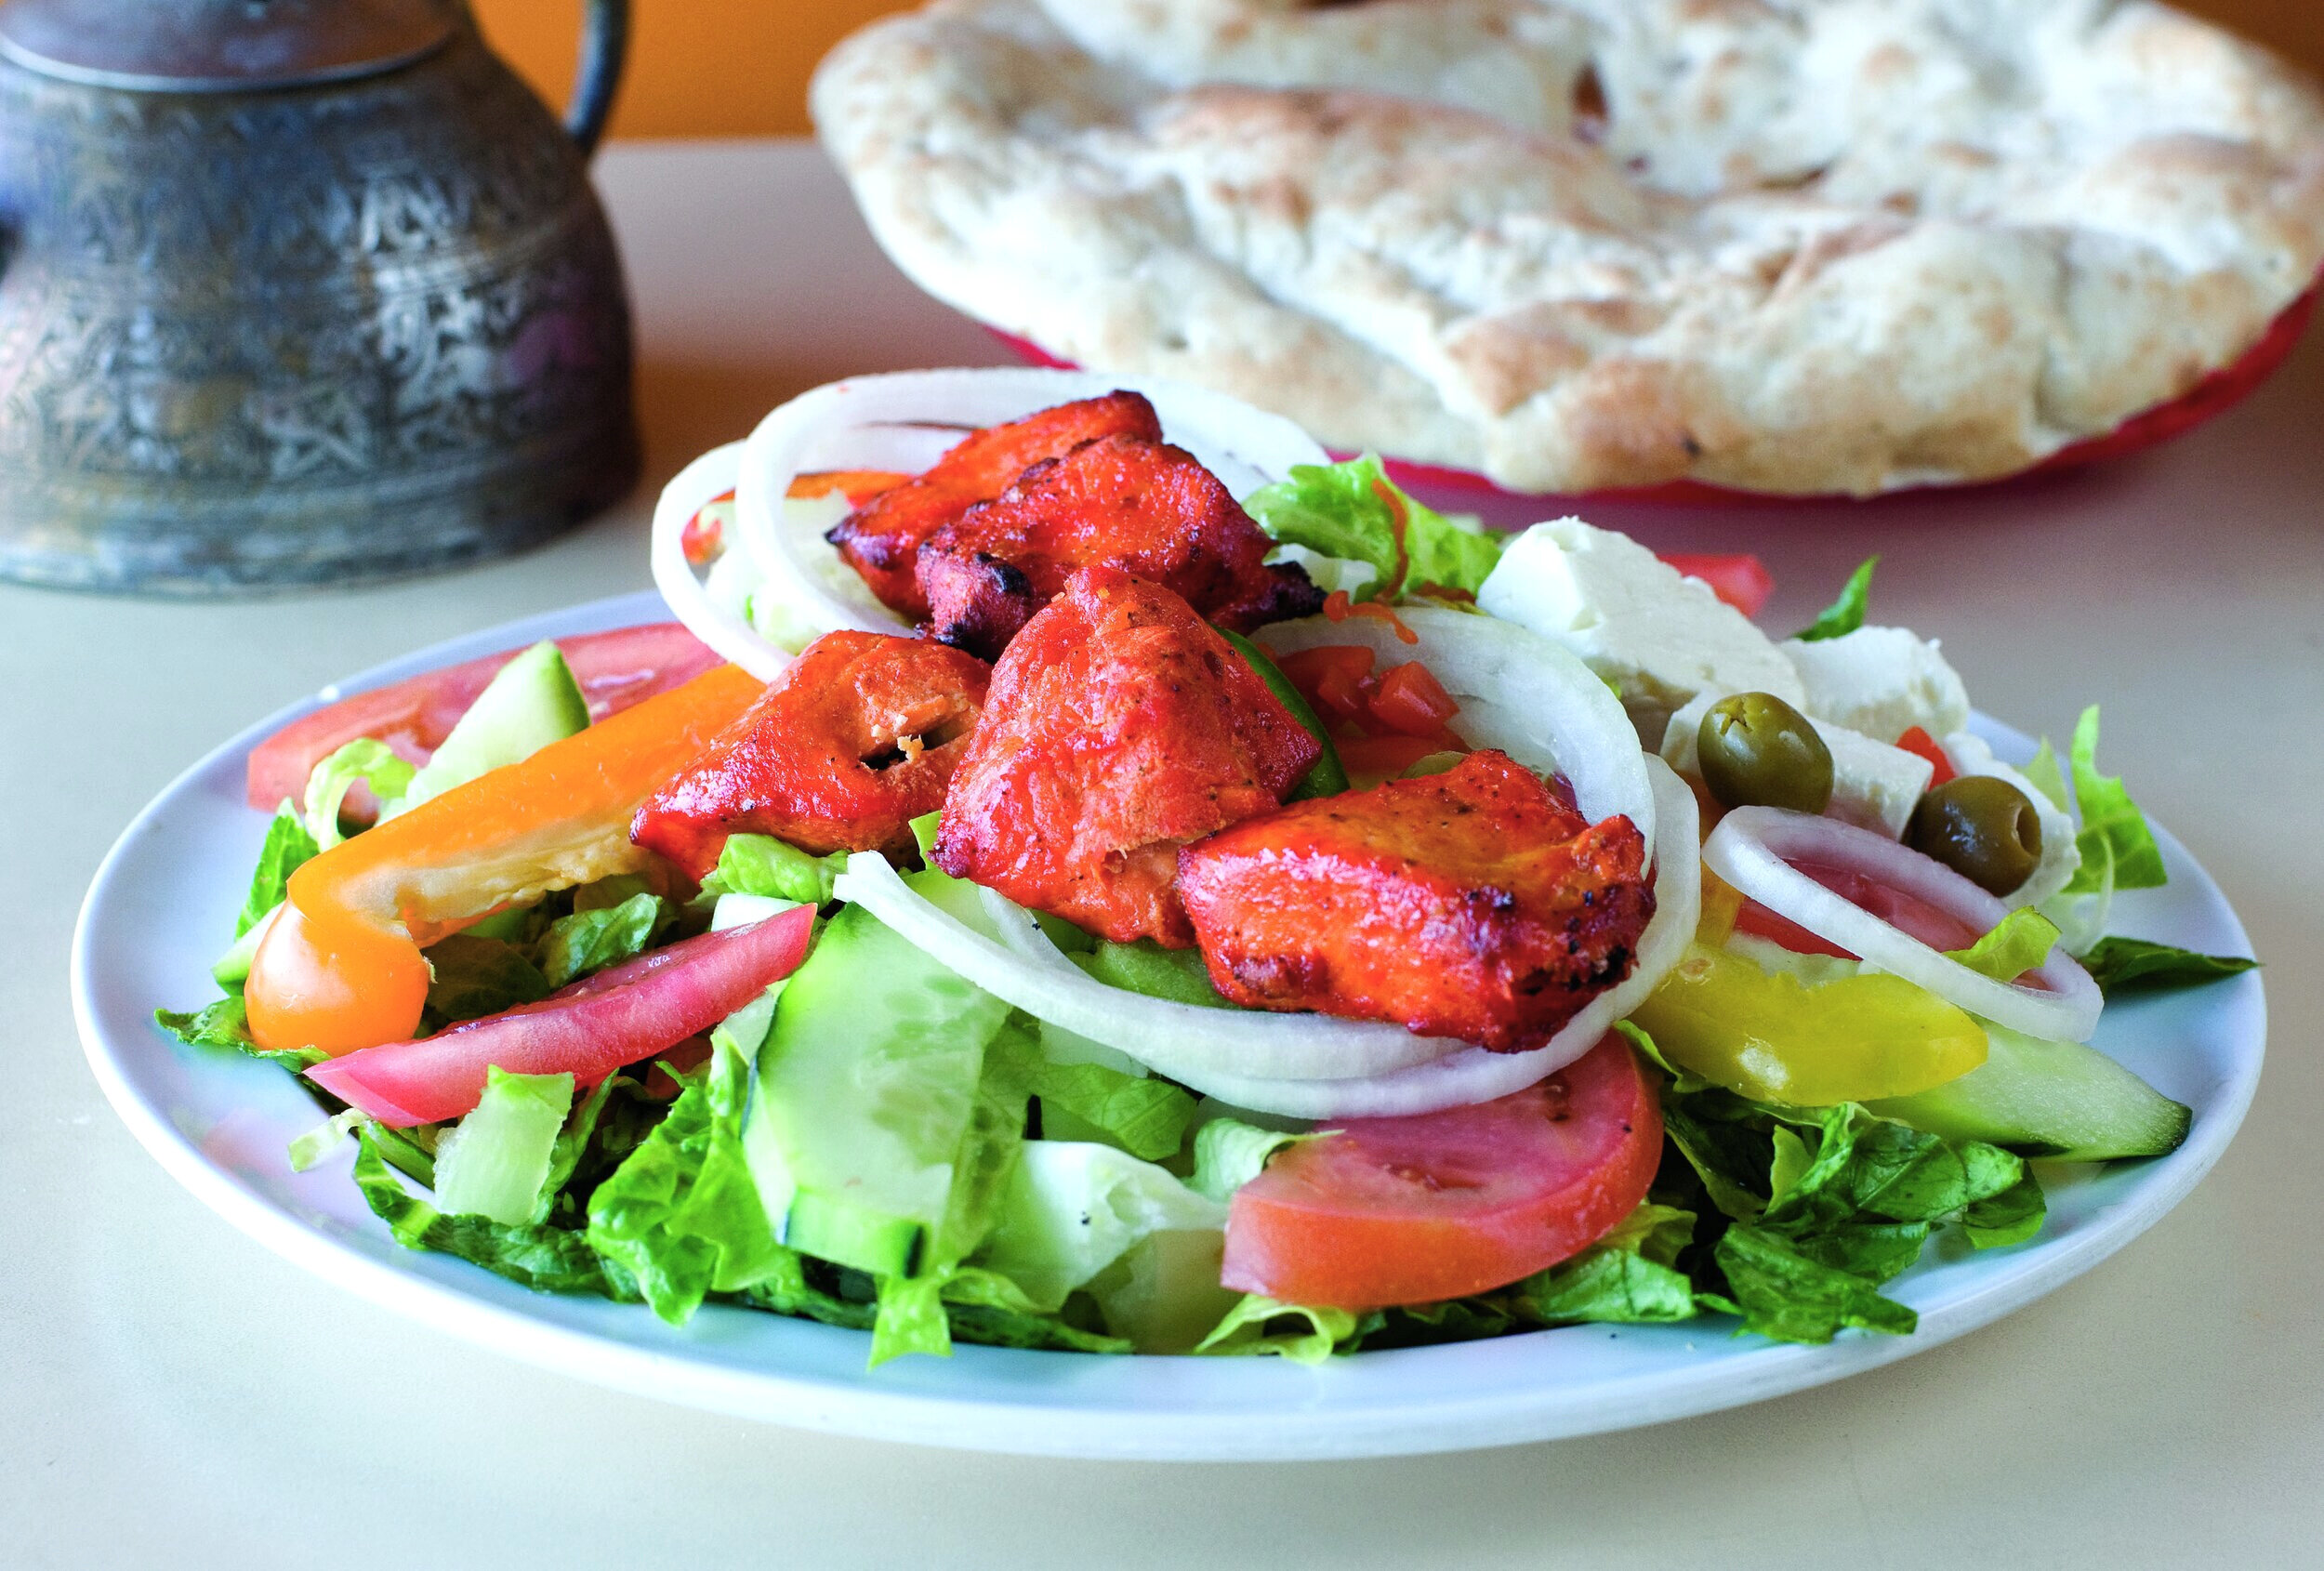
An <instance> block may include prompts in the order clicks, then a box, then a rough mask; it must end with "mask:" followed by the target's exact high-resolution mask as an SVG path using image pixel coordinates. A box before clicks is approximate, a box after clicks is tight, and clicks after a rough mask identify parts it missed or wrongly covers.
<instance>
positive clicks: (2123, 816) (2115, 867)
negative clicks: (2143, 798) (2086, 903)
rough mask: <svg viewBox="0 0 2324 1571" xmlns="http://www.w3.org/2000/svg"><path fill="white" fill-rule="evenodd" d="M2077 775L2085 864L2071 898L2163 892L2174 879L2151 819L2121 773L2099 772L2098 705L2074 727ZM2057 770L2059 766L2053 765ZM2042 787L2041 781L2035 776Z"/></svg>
mask: <svg viewBox="0 0 2324 1571" xmlns="http://www.w3.org/2000/svg"><path fill="white" fill-rule="evenodd" d="M2067 765H2068V767H2069V768H2070V769H2071V770H2072V772H2073V779H2074V805H2075V807H2076V809H2077V810H2078V812H2079V816H2080V820H2081V829H2080V833H2078V834H2077V835H2076V836H2075V837H2074V839H2075V843H2076V844H2077V845H2078V846H2080V848H2081V853H2082V865H2081V867H2080V869H2079V870H2078V871H2077V872H2076V873H2075V875H2074V878H2073V881H2072V882H2071V883H2068V884H2067V886H2066V892H2067V894H2094V893H2097V892H2099V891H2101V890H2103V889H2106V888H2109V887H2110V888H2112V889H2159V888H2161V887H2162V885H2163V884H2164V882H2165V881H2166V880H2167V879H2168V878H2169V877H2170V875H2169V874H2168V873H2166V872H2165V871H2164V870H2163V865H2162V851H2161V848H2160V847H2159V846H2157V845H2156V844H2155V836H2154V831H2153V830H2151V829H2149V828H2148V827H2147V826H2146V814H2144V813H2142V812H2139V811H2138V804H2137V803H2135V802H2133V801H2132V800H2131V794H2130V792H2129V791H2127V790H2125V789H2124V788H2123V785H2122V781H2121V778H2120V776H2119V775H2109V774H2101V773H2099V772H2098V706H2096V705H2095V704H2093V705H2092V706H2090V707H2089V708H2087V709H2084V710H2083V711H2082V718H2081V719H2080V720H2079V721H2077V722H2076V723H2075V726H2074V741H2073V745H2072V746H2071V747H2069V748H2068V749H2067ZM2052 767H2053V772H2054V769H2055V765H2054V762H2053V766H2052ZM2035 779H2036V781H2037V783H2039V781H2040V776H2038V775H2037V776H2035Z"/></svg>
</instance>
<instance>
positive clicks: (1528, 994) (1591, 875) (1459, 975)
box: [1178, 751, 1654, 1052]
mask: <svg viewBox="0 0 2324 1571" xmlns="http://www.w3.org/2000/svg"><path fill="white" fill-rule="evenodd" d="M1178 866H1179V871H1178V880H1179V892H1180V894H1181V895H1182V898H1183V899H1184V901H1185V903H1186V910H1187V913H1188V914H1189V915H1190V916H1191V917H1192V918H1194V924H1195V933H1196V935H1197V936H1198V937H1199V938H1200V940H1201V944H1202V954H1203V959H1204V961H1205V962H1206V963H1207V964H1208V967H1209V970H1210V980H1211V982H1212V983H1213V984H1215V985H1216V986H1217V987H1218V989H1219V991H1220V992H1221V993H1223V994H1225V995H1226V996H1227V997H1229V998H1232V999H1234V1000H1235V1002H1236V1003H1238V1004H1244V1005H1248V1006H1251V1007H1254V1008H1258V1009H1268V1010H1319V1011H1321V1012H1322V1013H1325V1014H1336V1015H1345V1016H1348V1017H1350V1018H1353V1019H1356V1020H1385V1021H1392V1022H1393V1023H1396V1024H1399V1025H1402V1026H1405V1027H1406V1029H1408V1030H1411V1031H1415V1032H1418V1033H1419V1034H1420V1035H1421V1036H1459V1037H1461V1038H1462V1039H1464V1040H1467V1041H1471V1042H1478V1043H1482V1044H1483V1045H1484V1046H1486V1047H1487V1048H1490V1049H1492V1050H1494V1051H1496V1052H1515V1051H1519V1050H1524V1049H1526V1048H1538V1047H1539V1046H1540V1045H1541V1044H1542V1043H1543V1042H1546V1041H1548V1040H1549V1038H1550V1037H1551V1036H1552V1035H1554V1034H1555V1033H1556V1031H1557V1028H1558V1027H1559V1026H1561V1025H1563V1024H1565V1022H1566V1021H1568V1020H1570V1019H1571V1018H1573V1016H1574V1014H1575V1013H1576V1012H1577V1011H1578V1010H1580V1009H1581V1007H1582V1006H1583V1005H1584V1004H1586V1003H1588V1002H1589V1001H1590V999H1591V997H1595V996H1596V995H1597V994H1599V993H1601V992H1603V991H1604V989H1606V988H1608V987H1611V986H1613V985H1614V984H1616V983H1618V982H1619V981H1620V980H1621V979H1622V978H1623V977H1624V976H1625V975H1627V974H1628V973H1629V971H1630V968H1631V961H1632V959H1633V958H1634V957H1635V955H1636V952H1637V946H1638V937H1639V934H1640V933H1641V932H1643V931H1645V926H1646V919H1647V918H1649V917H1651V916H1653V915H1654V894H1653V891H1650V890H1649V889H1648V888H1647V886H1646V881H1645V841H1644V838H1642V837H1641V836H1640V835H1639V833H1638V830H1637V827H1636V826H1635V825H1632V824H1631V821H1630V820H1629V819H1628V818H1625V817H1620V816H1616V817H1613V818H1609V819H1606V820H1605V821H1604V823H1601V824H1595V825H1592V824H1590V823H1588V822H1587V821H1585V820H1584V819H1583V818H1582V817H1581V815H1580V814H1579V813H1578V812H1575V811H1574V810H1573V809H1572V808H1571V807H1569V806H1567V805H1566V804H1565V802H1564V801H1562V800H1561V799H1559V798H1558V797H1557V795H1556V794H1555V793H1553V792H1552V789H1551V788H1550V787H1549V786H1548V785H1544V784H1543V783H1542V782H1541V781H1540V780H1539V779H1538V778H1537V777H1536V776H1535V775H1534V774H1533V773H1531V772H1529V771H1527V770H1525V769H1524V768H1522V767H1520V766H1519V765H1518V764H1516V763H1514V762H1512V760H1511V759H1510V758H1509V756H1508V755H1507V754H1505V753H1499V752H1491V751H1487V752H1481V753H1472V754H1470V755H1469V756H1468V757H1467V758H1466V759H1462V760H1461V761H1460V764H1459V767H1457V768H1455V769H1454V770H1452V771H1451V772H1448V773H1445V774H1434V775H1428V776H1425V777H1423V778H1421V779H1418V780H1392V781H1389V782H1388V783H1387V784H1385V785H1377V786H1374V787H1373V788H1372V789H1371V790H1368V791H1358V792H1352V793H1350V794H1348V795H1345V796H1339V797H1322V798H1317V799H1314V800H1312V801H1303V802H1295V803H1293V804H1292V805H1290V806H1288V807H1286V808H1282V809H1279V810H1277V811H1276V812H1271V813H1267V814H1265V815H1263V816H1261V817H1257V818H1250V819H1246V820H1245V821H1244V822H1242V823H1241V824H1238V825H1235V827H1234V828H1232V829H1229V830H1227V831H1225V832H1224V833H1223V834H1220V835H1215V836H1213V837H1211V838H1209V839H1207V840H1204V841H1203V842H1201V843H1200V844H1199V845H1193V846H1189V847H1187V848H1186V850H1185V851H1184V852H1181V853H1180V856H1179V865H1178Z"/></svg>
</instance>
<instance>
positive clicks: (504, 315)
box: [0, 0, 639, 596]
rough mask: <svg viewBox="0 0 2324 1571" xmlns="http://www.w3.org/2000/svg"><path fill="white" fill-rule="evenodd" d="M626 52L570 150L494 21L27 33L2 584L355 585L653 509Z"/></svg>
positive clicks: (21, 38)
mask: <svg viewBox="0 0 2324 1571" xmlns="http://www.w3.org/2000/svg"><path fill="white" fill-rule="evenodd" d="M627 19H628V8H627V5H626V4H625V3H624V0H589V7H588V21H587V25H586V30H585V38H584V45H583V57H582V70H581V74H580V81H579V84H578V86H576V88H575V90H574V103H573V107H572V109H571V111H570V113H569V115H568V119H567V123H566V125H565V126H564V127H563V128H560V127H559V125H557V123H556V121H555V119H554V118H553V116H552V115H551V114H550V112H549V111H548V109H547V108H546V107H545V106H544V105H543V104H542V103H541V102H540V101H539V100H538V99H535V97H534V96H533V95H532V93H531V92H530V91H528V90H527V89H526V88H525V87H524V86H523V85H522V83H521V82H519V81H518V80H517V78H516V77H515V75H514V74H512V73H510V72H509V71H508V68H507V67H506V66H504V65H503V64H502V63H501V62H500V61H499V60H498V59H496V58H495V57H494V55H493V54H492V52H491V51H490V50H489V49H487V48H486V47H485V46H484V44H483V41H482V38H481V37H480V36H479V35H478V33H477V30H476V25H475V21H474V19H473V18H472V17H471V16H470V15H469V11H468V7H467V6H466V5H465V4H462V3H461V0H5V3H0V576H6V577H9V578H15V579H19V580H21V581H24V582H28V583H36V584H46V585H53V586H59V587H71V588H86V589H113V590H135V591H139V592H142V593H150V594H168V595H189V596H192V595H216V594H227V593H235V592H242V591H250V590H256V589H269V588H277V587H289V586H295V585H303V584H321V583H332V584H346V583H353V582H360V581H363V580H368V579H378V578H386V577H391V576H398V575H402V574H414V573H422V572H427V571H429V570H431V569H435V568H440V567H446V566H450V565H453V564H456V563H461V562H469V561H478V560H480V559H482V558H485V557H489V556H494V555H497V554H500V553H503V552H507V551H510V550H514V549H517V548H521V547H523V546H527V545H531V544H533V543H535V542H536V541H539V540H542V539H544V538H546V537H548V535H552V534H554V533H556V532H557V531H559V530H561V529H562V528H564V527H566V526H567V525H569V524H571V523H573V522H574V521H578V520H579V519H581V518H583V517H585V516H587V515H588V514H589V513H590V512H593V511H595V510H597V509H599V508H602V507H604V506H605V505H607V504H608V503H610V502H612V501H614V500H615V499H617V498H618V497H620V496H621V495H623V494H624V493H626V492H627V490H628V489H629V487H630V486H631V485H632V484H633V483H634V482H636V480H637V477H638V469H639V452H638V439H637V429H636V424H635V421H634V418H633V416H632V414H631V409H630V385H629V384H630V344H629V311H628V305H627V299H626V297H625V295H624V291H623V285H622V276H621V264H620V260H619V258H618V257H617V256H616V254H615V252H614V240H613V235H612V233H611V231H609V230H608V229H607V228H606V224H605V215H604V213H603V211H602V210H601V208H600V207H599V205H598V202H597V198H596V195H595V193H594V192H593V191H591V189H590V187H589V181H588V168H587V162H588V154H589V152H590V150H591V148H592V147H593V146H594V145H595V143H596V141H597V139H598V134H599V132H600V131H601V129H602V127H603V125H604V120H605V116H606V113H607V112H608V110H609V109H610V107H611V104H612V100H613V94H614V84H615V82H616V80H617V78H618V76H619V74H620V70H621V59H622V55H623V52H624V46H625V41H626V38H627Z"/></svg>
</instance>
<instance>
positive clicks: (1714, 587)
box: [1656, 551, 1776, 616]
mask: <svg viewBox="0 0 2324 1571" xmlns="http://www.w3.org/2000/svg"><path fill="white" fill-rule="evenodd" d="M1656 555H1657V556H1659V557H1661V559H1662V560H1663V561H1666V562H1669V563H1670V565H1671V566H1672V567H1675V568H1677V569H1678V570H1679V571H1680V572H1681V573H1684V574H1686V575H1687V576H1688V577H1690V578H1699V579H1701V580H1702V581H1703V582H1704V583H1706V584H1708V585H1710V592H1711V593H1712V594H1714V595H1717V596H1718V597H1719V598H1720V599H1721V600H1723V601H1726V602H1727V603H1728V604H1729V605H1731V606H1733V607H1735V609H1736V610H1737V611H1739V612H1741V613H1742V614H1744V615H1746V616H1756V615H1758V614H1759V608H1760V607H1761V606H1763V605H1765V604H1766V603H1767V597H1768V596H1769V595H1771V594H1774V593H1775V592H1776V577H1775V574H1772V573H1770V572H1768V571H1767V564H1766V563H1765V562H1763V561H1760V560H1759V559H1758V558H1757V557H1755V556H1750V555H1748V554H1744V553H1736V554H1734V555H1727V556H1721V555H1712V554H1707V553H1698V552H1692V551H1657V553H1656Z"/></svg>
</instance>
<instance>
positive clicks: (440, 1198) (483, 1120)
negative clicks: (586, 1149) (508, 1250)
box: [434, 1064, 573, 1227]
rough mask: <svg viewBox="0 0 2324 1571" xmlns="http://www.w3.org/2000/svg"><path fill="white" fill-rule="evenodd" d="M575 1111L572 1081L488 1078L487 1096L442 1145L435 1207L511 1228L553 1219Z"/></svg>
mask: <svg viewBox="0 0 2324 1571" xmlns="http://www.w3.org/2000/svg"><path fill="white" fill-rule="evenodd" d="M572 1111H573V1076H571V1075H570V1074H558V1075H511V1074H509V1073H508V1072H507V1071H506V1070H503V1069H502V1068H500V1067H499V1066H498V1065H497V1064H495V1065H493V1066H491V1067H489V1068H487V1069H486V1070H485V1071H484V1092H483V1095H482V1097H481V1098H480V1099H478V1101H477V1103H476V1106H475V1108H474V1109H473V1110H471V1111H470V1112H469V1114H468V1116H465V1117H463V1118H462V1119H461V1120H460V1121H459V1122H458V1123H457V1124H456V1125H454V1126H453V1127H452V1128H451V1129H447V1130H446V1131H445V1132H444V1134H443V1136H442V1139H441V1140H439V1141H438V1142H437V1145H436V1182H435V1185H434V1188H435V1191H436V1204H437V1206H438V1207H440V1208H442V1209H443V1210H445V1211H448V1212H452V1213H454V1214H456V1215H460V1216H478V1217H483V1218H485V1219H486V1220H488V1221H496V1222H503V1223H506V1224H508V1226H511V1227H515V1226H522V1225H529V1224H531V1223H534V1222H538V1221H546V1220H547V1219H548V1211H549V1208H550V1206H551V1205H552V1204H553V1203H554V1201H555V1198H556V1193H555V1191H554V1190H553V1189H550V1188H548V1187H547V1185H548V1179H549V1175H550V1172H551V1169H552V1167H553V1157H554V1155H555V1152H556V1145H557V1137H558V1135H559V1133H560V1132H561V1130H562V1129H564V1126H565V1122H566V1116H567V1115H568V1114H570V1113H571V1112H572Z"/></svg>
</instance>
